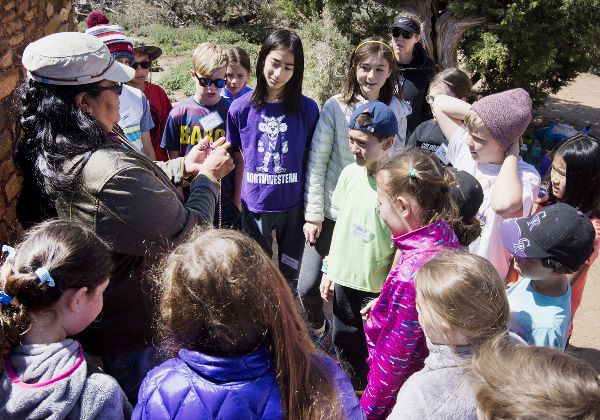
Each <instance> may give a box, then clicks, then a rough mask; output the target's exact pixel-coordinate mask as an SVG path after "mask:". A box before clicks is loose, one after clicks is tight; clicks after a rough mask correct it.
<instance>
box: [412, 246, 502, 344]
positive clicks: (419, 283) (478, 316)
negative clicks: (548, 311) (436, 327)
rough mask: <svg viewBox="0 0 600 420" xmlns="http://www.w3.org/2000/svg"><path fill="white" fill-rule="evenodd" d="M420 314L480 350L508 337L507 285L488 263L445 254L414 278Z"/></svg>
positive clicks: (469, 256)
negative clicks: (428, 317) (459, 334)
mask: <svg viewBox="0 0 600 420" xmlns="http://www.w3.org/2000/svg"><path fill="white" fill-rule="evenodd" d="M415 289H416V291H417V303H418V305H419V310H420V311H421V312H423V313H425V315H426V316H430V317H431V318H432V321H433V322H436V321H437V323H439V321H441V322H442V323H443V324H445V326H447V327H449V328H450V330H452V331H455V332H460V333H461V334H463V335H464V336H465V337H466V339H467V340H468V342H469V344H470V345H472V346H474V347H478V346H480V345H481V344H482V343H485V342H487V341H489V340H491V339H493V338H494V337H496V336H499V335H504V336H506V335H507V334H508V320H509V317H510V309H509V306H508V300H507V298H506V292H505V290H504V284H503V283H502V280H501V279H500V276H499V275H498V272H497V271H496V269H495V268H494V266H493V265H492V264H491V263H490V262H488V261H487V260H486V259H484V258H482V257H480V256H478V255H472V254H469V253H466V252H462V251H454V252H450V251H444V252H442V253H440V254H438V255H436V256H434V257H433V258H432V259H431V260H429V261H428V262H427V263H426V264H425V265H423V266H422V267H421V268H420V269H419V271H418V272H417V275H416V277H415Z"/></svg>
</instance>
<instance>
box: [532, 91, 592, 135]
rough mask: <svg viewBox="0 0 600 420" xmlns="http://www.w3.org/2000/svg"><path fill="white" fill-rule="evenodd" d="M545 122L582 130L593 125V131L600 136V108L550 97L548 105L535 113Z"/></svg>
mask: <svg viewBox="0 0 600 420" xmlns="http://www.w3.org/2000/svg"><path fill="white" fill-rule="evenodd" d="M535 114H536V115H540V116H541V117H542V118H543V119H544V120H548V121H549V122H556V123H567V124H570V125H572V126H573V127H575V129H577V130H582V129H583V128H584V127H586V126H588V125H591V126H592V131H593V132H595V133H596V134H600V108H595V107H592V106H587V105H584V104H582V103H580V102H577V101H570V100H567V99H560V98H557V97H550V98H549V99H548V101H547V102H546V104H545V105H544V106H543V107H541V108H539V109H537V110H536V111H535Z"/></svg>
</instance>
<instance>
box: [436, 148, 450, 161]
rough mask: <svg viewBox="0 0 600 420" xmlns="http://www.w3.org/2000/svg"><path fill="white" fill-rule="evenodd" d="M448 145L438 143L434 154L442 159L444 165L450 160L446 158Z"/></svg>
mask: <svg viewBox="0 0 600 420" xmlns="http://www.w3.org/2000/svg"><path fill="white" fill-rule="evenodd" d="M447 153H448V146H446V145H445V144H440V147H438V149H437V150H436V151H435V155H436V156H437V157H438V158H439V159H440V160H441V161H442V163H443V164H444V165H446V166H447V165H448V164H449V163H450V161H449V160H448V156H446V155H447Z"/></svg>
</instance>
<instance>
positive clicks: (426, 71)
mask: <svg viewBox="0 0 600 420" xmlns="http://www.w3.org/2000/svg"><path fill="white" fill-rule="evenodd" d="M422 25H423V23H422V21H421V19H420V18H419V17H418V16H416V15H414V14H412V13H406V12H403V13H401V14H399V15H398V16H397V17H396V18H395V19H394V22H393V23H392V25H391V26H390V35H391V37H392V42H391V45H392V48H393V49H394V55H395V56H396V60H397V61H398V89H399V91H400V95H401V97H402V99H404V100H406V101H408V102H410V106H411V107H412V113H411V114H410V115H409V116H408V118H407V119H408V128H407V134H406V138H408V137H409V136H410V134H411V133H412V132H413V131H414V130H415V128H416V127H417V126H418V125H419V124H421V123H422V122H423V121H425V120H428V119H430V118H431V110H430V109H429V106H428V105H427V102H425V95H427V90H428V89H429V81H430V80H431V78H432V77H433V75H434V74H435V64H434V62H433V60H432V59H431V58H430V57H429V56H428V55H427V52H426V51H425V48H423V45H421V42H420V41H421V27H422Z"/></svg>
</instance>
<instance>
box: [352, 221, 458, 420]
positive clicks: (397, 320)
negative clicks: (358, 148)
mask: <svg viewBox="0 0 600 420" xmlns="http://www.w3.org/2000/svg"><path fill="white" fill-rule="evenodd" d="M392 241H393V242H394V244H395V245H396V247H397V248H398V249H399V250H400V251H401V252H402V255H401V257H400V260H399V261H398V263H397V264H396V266H395V267H394V268H393V269H392V271H391V272H390V274H389V276H388V278H387V279H386V281H385V283H384V284H383V288H382V290H381V295H380V296H379V300H378V301H377V304H376V305H375V306H374V307H373V309H371V313H370V315H369V319H368V320H367V323H366V325H365V334H366V336H367V347H368V350H369V358H368V359H367V363H368V364H369V376H368V379H369V384H368V385H367V388H366V389H365V392H364V394H363V396H362V398H361V400H360V404H361V405H362V407H363V409H364V410H365V412H366V414H367V418H368V419H383V418H386V417H387V416H388V415H389V414H390V412H391V411H392V408H393V407H394V404H395V402H396V396H397V395H398V391H399V390H400V387H401V386H402V384H404V382H405V381H406V380H407V379H408V378H409V376H410V375H412V374H413V373H414V372H417V371H419V370H420V369H422V368H423V361H424V360H425V358H426V357H427V354H428V351H427V345H426V344H425V335H424V334H423V330H421V326H420V325H419V320H418V317H417V308H416V303H415V297H416V292H415V286H414V282H413V281H414V276H415V273H416V271H417V270H418V269H419V268H420V267H421V266H422V265H424V264H425V263H426V262H427V261H429V260H430V259H431V258H432V257H433V256H434V255H435V254H437V253H438V252H440V251H441V250H442V249H444V248H451V249H458V248H459V243H458V239H457V238H456V235H455V234H454V232H453V231H452V228H451V227H450V226H449V225H448V224H447V223H446V222H444V221H436V222H433V223H431V224H430V225H427V226H424V227H422V228H419V229H417V230H414V231H412V232H409V233H407V234H404V235H400V236H396V237H392Z"/></svg>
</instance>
